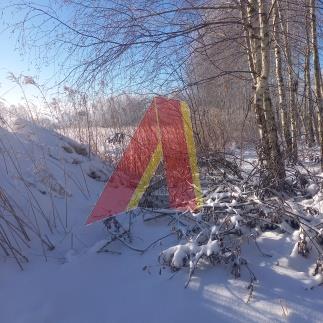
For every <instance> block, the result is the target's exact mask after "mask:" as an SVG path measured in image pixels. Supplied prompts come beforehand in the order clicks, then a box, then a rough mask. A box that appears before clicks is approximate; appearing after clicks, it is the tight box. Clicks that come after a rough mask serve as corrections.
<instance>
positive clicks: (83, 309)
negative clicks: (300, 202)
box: [0, 120, 323, 323]
mask: <svg viewBox="0 0 323 323" xmlns="http://www.w3.org/2000/svg"><path fill="white" fill-rule="evenodd" d="M0 131H1V134H0V148H1V151H2V158H1V159H0V176H1V183H0V186H1V188H2V190H3V191H5V192H6V195H7V197H8V198H9V199H10V201H11V204H12V205H16V206H17V209H18V211H17V212H18V213H19V215H20V216H21V217H23V218H24V219H25V220H26V222H27V221H28V223H30V225H31V226H32V227H35V228H36V229H37V230H39V231H37V230H35V231H36V232H41V237H43V238H44V239H48V240H49V241H50V242H51V243H52V244H53V245H54V246H55V249H54V250H52V251H49V250H47V249H46V246H44V244H42V243H41V241H40V239H39V237H37V234H35V233H32V232H29V233H30V235H31V242H30V243H29V245H30V248H28V247H27V246H25V245H23V244H22V243H21V242H19V241H18V245H19V247H20V250H21V251H22V252H23V253H24V254H25V255H26V256H27V257H28V259H29V262H28V263H23V268H24V270H23V271H21V270H20V268H19V266H18V265H17V263H16V262H15V260H14V259H13V258H12V257H6V256H5V255H4V253H2V252H1V250H0V252H1V253H0V255H1V259H0V261H1V262H0V322H4V323H11V322H12V323H25V322H26V323H74V322H75V323H76V322H77V323H88V322H96V323H101V322H102V323H117V322H120V323H128V322H129V323H130V322H131V323H145V322H149V323H155V322H156V323H157V322H160V323H161V322H203V323H207V322H285V321H289V322H304V321H308V322H321V321H322V315H323V299H322V287H317V288H314V289H313V290H309V289H308V288H309V287H310V286H312V285H313V284H314V283H315V281H314V279H313V278H312V276H311V275H310V273H309V272H308V268H309V266H310V265H311V264H312V263H313V261H314V258H311V257H310V258H309V259H305V260H304V259H303V258H302V259H300V258H299V257H298V256H296V257H290V254H291V253H292V251H293V247H294V244H295V241H294V240H293V236H291V235H289V234H288V233H285V234H278V233H274V232H267V233H264V234H263V235H262V236H261V238H259V240H258V242H259V244H260V246H261V249H262V250H263V251H264V252H266V253H269V254H271V255H272V257H264V256H262V255H260V253H259V251H258V249H257V248H256V246H255V245H254V244H253V243H252V242H250V244H249V246H248V247H247V248H246V249H244V251H243V252H244V256H245V257H246V258H247V259H248V261H249V266H250V267H251V268H252V270H253V271H254V273H255V275H256V277H257V279H258V283H257V284H256V286H255V291H254V294H253V297H252V299H251V302H250V303H248V304H247V303H246V300H247V298H248V290H247V286H248V283H249V281H248V277H249V276H248V273H247V272H245V271H243V272H242V277H241V279H234V278H233V277H232V275H231V274H230V269H228V268H226V266H225V265H219V266H215V267H211V266H209V265H205V266H200V267H199V268H198V269H197V271H196V272H195V274H194V277H193V279H192V281H191V283H190V285H189V287H188V288H187V289H185V288H184V285H185V282H186V280H187V275H188V269H183V270H181V271H178V272H176V273H172V272H170V270H169V269H168V268H162V267H160V265H159V263H158V255H159V254H160V252H161V251H163V250H165V249H166V248H167V247H169V246H171V245H174V244H177V243H179V242H178V240H177V238H176V237H175V235H171V236H169V237H167V238H165V239H163V240H161V241H159V242H157V243H155V244H154V245H153V246H152V247H151V248H149V249H148V250H147V251H146V252H144V253H142V252H138V251H135V250H131V249H129V248H128V247H127V246H125V245H123V244H121V243H120V242H119V241H114V242H112V243H111V244H110V245H109V248H108V249H109V252H106V253H99V254H98V253H97V252H96V251H97V250H98V249H99V248H100V247H101V246H102V245H103V244H104V242H105V241H106V239H108V235H107V232H106V230H105V228H104V226H103V225H102V223H96V224H93V225H91V226H85V225H84V223H85V221H86V218H87V216H88V214H89V212H90V210H91V208H92V207H93V205H94V203H95V201H96V199H97V197H98V195H99V193H100V191H101V190H102V188H103V185H104V181H105V180H106V179H107V177H108V176H109V174H110V173H111V171H112V170H111V168H109V167H108V166H106V165H105V164H104V163H103V162H101V161H100V160H99V159H98V158H96V157H93V156H91V157H89V156H88V155H87V152H86V149H85V147H83V146H80V145H78V144H77V143H75V142H73V141H72V140H70V139H68V138H65V137H62V136H60V135H58V134H56V133H55V132H52V131H50V130H46V129H43V128H41V127H38V126H36V125H34V124H31V123H29V122H26V121H23V120H17V121H16V122H15V124H14V125H13V126H12V129H0ZM93 177H95V179H94V178H93ZM8 216H9V215H8ZM147 216H151V215H147V214H143V213H142V212H140V210H137V211H135V212H133V213H131V214H130V215H129V214H123V215H120V216H119V219H120V222H121V223H122V224H123V225H124V226H125V227H127V226H128V225H129V223H130V224H131V226H132V230H131V232H132V244H131V245H132V246H133V247H135V248H137V249H145V247H147V246H148V245H150V243H151V242H153V241H156V240H157V239H159V238H160V237H163V236H165V235H167V234H169V232H170V230H169V227H168V226H167V223H168V220H167V219H166V218H161V219H159V220H156V221H144V218H146V217H147ZM129 221H130V222H129ZM51 231H52V232H51ZM17 248H18V246H17Z"/></svg>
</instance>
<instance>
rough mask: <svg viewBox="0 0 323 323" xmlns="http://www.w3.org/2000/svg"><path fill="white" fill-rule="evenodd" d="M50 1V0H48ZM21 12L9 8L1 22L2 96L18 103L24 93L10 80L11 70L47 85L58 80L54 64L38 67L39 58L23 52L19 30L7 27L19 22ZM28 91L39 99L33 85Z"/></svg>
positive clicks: (42, 0)
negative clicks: (14, 30) (13, 30)
mask: <svg viewBox="0 0 323 323" xmlns="http://www.w3.org/2000/svg"><path fill="white" fill-rule="evenodd" d="M48 1H50V0H48ZM48 1H47V0H39V1H38V3H41V4H46V3H48ZM10 2H12V1H11V0H1V1H0V7H5V6H6V5H7V4H10ZM19 16H20V15H19V12H16V11H15V12H14V13H13V10H12V9H9V10H8V9H7V10H5V11H4V13H3V19H2V23H0V43H1V44H2V46H1V50H0V98H3V99H5V100H6V101H8V102H9V103H13V104H15V103H18V102H20V101H22V93H21V91H20V90H19V88H18V86H17V85H15V84H14V83H13V82H12V81H10V80H8V74H9V72H12V73H14V74H15V75H17V76H18V75H20V74H23V75H28V76H33V77H34V78H35V79H36V80H37V81H39V83H40V84H46V87H49V86H50V85H54V84H55V83H56V82H57V80H58V75H57V71H56V70H55V65H54V64H49V65H45V64H44V65H42V66H38V67H36V63H39V62H38V61H37V58H36V57H34V56H33V54H31V53H30V52H28V51H27V52H26V53H22V51H21V49H19V44H18V31H16V32H15V33H13V32H12V30H10V29H8V28H7V27H6V24H8V23H13V22H17V21H18V20H19V18H20V17H19ZM26 91H27V94H28V97H30V98H31V99H35V98H36V100H37V96H38V95H39V93H38V92H37V90H36V89H33V87H32V86H27V87H26Z"/></svg>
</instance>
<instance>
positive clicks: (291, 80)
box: [276, 0, 298, 162]
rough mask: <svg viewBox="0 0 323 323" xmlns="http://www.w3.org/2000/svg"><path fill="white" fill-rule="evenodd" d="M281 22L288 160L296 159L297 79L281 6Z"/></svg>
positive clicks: (279, 12)
mask: <svg viewBox="0 0 323 323" xmlns="http://www.w3.org/2000/svg"><path fill="white" fill-rule="evenodd" d="M276 5H277V6H279V1H277V0H276ZM278 14H279V17H280V23H281V30H282V34H283V37H284V47H285V55H286V60H287V74H288V87H289V107H290V121H291V124H290V125H291V127H290V128H291V135H292V149H291V155H290V160H291V161H294V162H295V161H296V160H297V155H298V153H297V139H298V125H297V107H296V94H297V93H296V92H297V80H296V79H295V75H294V71H293V61H292V55H291V49H290V45H289V40H288V22H286V19H285V17H284V15H283V12H282V10H281V7H279V11H278Z"/></svg>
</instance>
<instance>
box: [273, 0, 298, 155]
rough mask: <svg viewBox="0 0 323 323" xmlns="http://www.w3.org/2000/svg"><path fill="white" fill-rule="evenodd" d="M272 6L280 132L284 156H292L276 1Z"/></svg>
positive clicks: (274, 0)
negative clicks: (282, 137) (282, 135)
mask: <svg viewBox="0 0 323 323" xmlns="http://www.w3.org/2000/svg"><path fill="white" fill-rule="evenodd" d="M272 5H273V28H274V38H275V43H274V44H275V45H274V46H275V47H274V49H275V60H276V79H277V84H278V95H279V111H280V114H281V118H280V119H281V123H282V130H283V134H284V139H285V144H286V155H287V157H288V156H292V148H293V143H292V137H291V132H290V116H289V111H288V105H287V99H286V88H285V82H284V78H283V68H282V65H283V64H282V55H281V50H280V28H279V13H278V7H277V2H276V0H272Z"/></svg>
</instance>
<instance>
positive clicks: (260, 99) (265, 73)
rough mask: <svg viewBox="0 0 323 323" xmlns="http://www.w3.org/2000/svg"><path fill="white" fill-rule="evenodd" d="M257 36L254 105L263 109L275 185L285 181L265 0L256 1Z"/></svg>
mask: <svg viewBox="0 0 323 323" xmlns="http://www.w3.org/2000/svg"><path fill="white" fill-rule="evenodd" d="M258 13H259V35H260V43H261V74H260V76H258V78H257V86H256V93H255V104H256V105H257V106H261V104H262V105H263V107H264V111H265V118H266V126H267V131H268V137H269V144H270V145H269V151H270V165H269V166H270V167H269V168H270V172H271V175H272V176H273V179H274V180H275V182H276V184H279V183H280V182H281V181H282V180H284V179H285V167H284V161H283V158H282V153H281V150H280V146H279V141H278V133H277V127H276V120H275V115H274V110H273V106H272V101H271V97H270V91H269V84H268V78H269V73H270V37H269V29H268V23H269V21H268V9H267V8H266V4H265V0H258Z"/></svg>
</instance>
